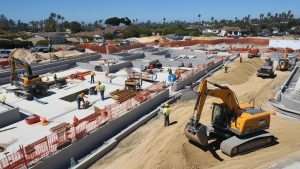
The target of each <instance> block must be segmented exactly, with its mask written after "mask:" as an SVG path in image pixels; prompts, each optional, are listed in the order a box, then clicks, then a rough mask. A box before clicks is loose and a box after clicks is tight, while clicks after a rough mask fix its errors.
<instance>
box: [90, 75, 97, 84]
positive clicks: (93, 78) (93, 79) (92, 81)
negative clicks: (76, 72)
mask: <svg viewBox="0 0 300 169" xmlns="http://www.w3.org/2000/svg"><path fill="white" fill-rule="evenodd" d="M95 76H96V74H95V72H92V73H91V84H94V83H95Z"/></svg>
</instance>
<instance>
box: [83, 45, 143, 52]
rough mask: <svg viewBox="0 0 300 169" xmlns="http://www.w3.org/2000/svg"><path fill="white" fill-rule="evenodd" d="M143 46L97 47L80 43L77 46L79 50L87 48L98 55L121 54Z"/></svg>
mask: <svg viewBox="0 0 300 169" xmlns="http://www.w3.org/2000/svg"><path fill="white" fill-rule="evenodd" d="M144 46H145V44H142V43H136V44H132V45H127V46H116V45H113V44H108V45H106V46H99V45H97V44H93V43H82V44H80V45H79V47H81V48H88V49H91V50H93V51H97V52H99V53H107V52H108V53H117V52H121V51H123V50H130V49H135V48H141V47H144Z"/></svg>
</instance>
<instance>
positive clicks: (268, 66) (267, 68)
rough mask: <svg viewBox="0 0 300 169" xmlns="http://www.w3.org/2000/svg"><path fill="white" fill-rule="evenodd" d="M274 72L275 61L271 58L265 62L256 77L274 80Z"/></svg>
mask: <svg viewBox="0 0 300 169" xmlns="http://www.w3.org/2000/svg"><path fill="white" fill-rule="evenodd" d="M274 72H275V70H274V68H273V61H272V59H271V58H268V59H266V60H265V63H264V65H263V66H261V67H260V68H259V69H257V74H256V76H257V77H262V78H273V77H275V73H274Z"/></svg>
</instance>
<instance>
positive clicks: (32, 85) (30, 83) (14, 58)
mask: <svg viewBox="0 0 300 169" xmlns="http://www.w3.org/2000/svg"><path fill="white" fill-rule="evenodd" d="M20 50H23V49H20ZM17 53H18V52H14V51H12V52H11V53H10V55H9V57H8V61H9V65H10V82H11V85H14V86H16V87H17V90H14V94H15V95H16V96H18V97H21V98H24V99H27V100H31V99H33V97H34V96H35V95H42V96H44V95H46V94H47V89H48V87H47V85H46V83H45V82H43V81H42V78H41V77H40V76H38V75H33V73H32V69H31V66H30V64H29V63H28V60H30V58H28V57H29V56H26V55H24V56H19V55H18V54H17ZM16 66H20V67H22V68H23V69H24V71H25V74H24V76H22V77H17V78H16Z"/></svg>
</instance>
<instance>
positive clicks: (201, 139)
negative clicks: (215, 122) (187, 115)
mask: <svg viewBox="0 0 300 169" xmlns="http://www.w3.org/2000/svg"><path fill="white" fill-rule="evenodd" d="M184 134H185V136H186V137H187V139H188V140H189V141H192V142H194V143H197V144H200V145H202V146H207V145H208V135H207V127H206V126H205V125H203V124H201V123H199V124H198V125H197V126H196V127H195V126H194V125H192V124H191V123H190V122H189V123H188V124H187V125H186V126H185V130H184Z"/></svg>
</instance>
